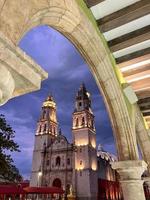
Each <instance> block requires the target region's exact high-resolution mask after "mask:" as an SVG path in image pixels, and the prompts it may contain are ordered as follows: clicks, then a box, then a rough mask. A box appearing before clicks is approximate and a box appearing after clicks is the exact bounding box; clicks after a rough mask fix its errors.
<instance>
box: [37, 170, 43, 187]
mask: <svg viewBox="0 0 150 200" xmlns="http://www.w3.org/2000/svg"><path fill="white" fill-rule="evenodd" d="M41 176H42V171H41V169H40V170H39V172H38V187H40V177H41Z"/></svg>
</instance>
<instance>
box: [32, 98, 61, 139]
mask: <svg viewBox="0 0 150 200" xmlns="http://www.w3.org/2000/svg"><path fill="white" fill-rule="evenodd" d="M57 129H58V124H57V117H56V103H55V101H54V99H53V97H52V96H48V97H47V99H46V100H45V101H44V102H43V106H42V112H41V116H40V120H39V122H38V123H37V131H36V135H50V136H51V137H49V138H51V139H54V138H55V137H56V136H57V134H58V133H57Z"/></svg>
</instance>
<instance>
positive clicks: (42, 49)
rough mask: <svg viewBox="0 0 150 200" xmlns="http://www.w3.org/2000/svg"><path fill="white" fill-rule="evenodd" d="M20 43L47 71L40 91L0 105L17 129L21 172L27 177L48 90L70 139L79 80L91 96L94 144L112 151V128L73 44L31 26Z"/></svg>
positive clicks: (16, 155) (94, 85) (15, 154)
mask: <svg viewBox="0 0 150 200" xmlns="http://www.w3.org/2000/svg"><path fill="white" fill-rule="evenodd" d="M19 46H20V47H21V48H22V49H23V50H24V51H25V52H26V53H27V54H28V55H30V56H31V57H32V58H33V59H34V60H35V61H36V62H37V63H38V64H39V65H40V66H42V67H43V69H45V70H46V71H47V72H48V74H49V78H48V79H47V80H45V81H43V82H42V87H41V89H40V90H39V91H36V92H33V93H30V94H27V95H23V96H20V97H17V98H14V99H11V100H10V101H9V102H8V103H6V104H5V105H3V106H1V107H0V113H2V114H4V115H5V117H6V119H7V121H8V123H9V124H10V125H11V126H12V127H13V129H14V130H15V131H16V137H15V141H16V142H17V143H18V144H19V145H20V150H21V152H20V153H14V154H13V158H14V161H15V164H16V166H17V167H18V168H19V170H20V173H21V174H22V175H23V176H24V177H25V178H29V177H30V173H31V163H32V153H33V146H34V134H35V129H36V123H37V120H38V119H39V116H40V111H41V105H42V102H43V101H44V99H45V98H46V97H47V96H48V94H49V93H51V94H52V95H53V96H54V99H55V101H56V103H57V117H58V122H59V125H60V127H61V129H62V132H63V134H64V135H65V136H66V137H67V138H68V140H69V141H71V136H72V133H71V126H72V112H73V110H74V101H75V95H76V92H77V90H78V88H79V86H80V84H81V83H82V82H84V83H85V85H86V88H87V90H88V91H89V92H90V93H91V95H92V108H93V112H94V115H95V122H96V134H97V144H99V143H100V144H102V145H103V147H104V149H105V150H107V151H109V152H112V153H115V147H114V146H115V145H114V141H113V134H112V129H111V125H110V122H109V119H108V115H107V112H106V110H105V107H104V103H103V100H102V97H101V95H100V93H99V90H98V88H97V85H96V83H95V80H94V78H93V76H92V74H91V72H90V71H89V68H88V66H87V64H86V63H85V61H84V59H83V58H82V57H81V55H80V54H79V52H78V51H77V50H76V49H75V47H74V46H73V45H72V44H71V43H70V42H69V41H68V40H67V39H66V38H65V37H64V36H62V35H61V34H60V33H58V32H57V31H55V30H54V29H51V28H49V27H47V26H39V27H36V28H35V29H32V30H31V31H30V32H28V33H27V34H26V35H25V36H24V38H23V39H22V40H21V42H20V44H19Z"/></svg>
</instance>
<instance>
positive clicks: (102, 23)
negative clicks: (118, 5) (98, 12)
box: [97, 0, 150, 32]
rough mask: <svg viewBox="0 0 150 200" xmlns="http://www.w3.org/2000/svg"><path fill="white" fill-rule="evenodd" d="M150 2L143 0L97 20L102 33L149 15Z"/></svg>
mask: <svg viewBox="0 0 150 200" xmlns="http://www.w3.org/2000/svg"><path fill="white" fill-rule="evenodd" d="M149 11H150V1H149V0H141V1H138V2H136V3H134V4H132V5H130V6H127V7H125V8H123V9H121V10H119V11H116V12H114V13H112V14H110V15H107V16H105V17H103V18H101V19H98V20H97V23H98V25H99V27H100V30H101V32H107V31H110V30H112V29H114V28H117V27H119V26H121V25H123V24H126V23H129V22H131V21H133V20H135V19H138V18H140V17H143V16H145V15H147V14H149Z"/></svg>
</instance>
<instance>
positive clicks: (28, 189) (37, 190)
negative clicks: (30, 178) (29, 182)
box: [23, 187, 64, 194]
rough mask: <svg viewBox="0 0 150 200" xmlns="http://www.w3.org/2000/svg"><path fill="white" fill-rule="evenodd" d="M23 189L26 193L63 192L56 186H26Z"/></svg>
mask: <svg viewBox="0 0 150 200" xmlns="http://www.w3.org/2000/svg"><path fill="white" fill-rule="evenodd" d="M23 190H24V191H25V192H26V193H27V194H63V193H64V191H63V189H61V188H58V187H26V188H23Z"/></svg>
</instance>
